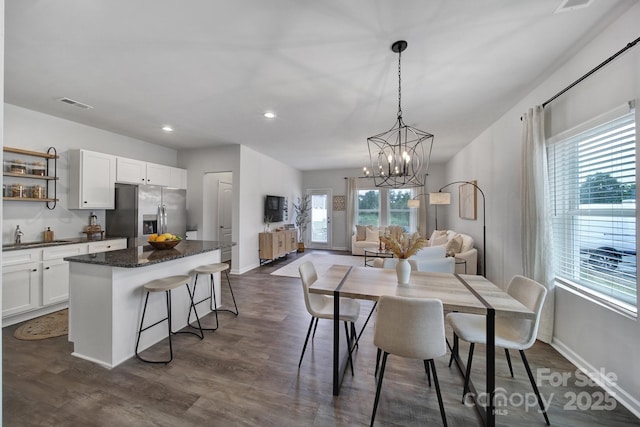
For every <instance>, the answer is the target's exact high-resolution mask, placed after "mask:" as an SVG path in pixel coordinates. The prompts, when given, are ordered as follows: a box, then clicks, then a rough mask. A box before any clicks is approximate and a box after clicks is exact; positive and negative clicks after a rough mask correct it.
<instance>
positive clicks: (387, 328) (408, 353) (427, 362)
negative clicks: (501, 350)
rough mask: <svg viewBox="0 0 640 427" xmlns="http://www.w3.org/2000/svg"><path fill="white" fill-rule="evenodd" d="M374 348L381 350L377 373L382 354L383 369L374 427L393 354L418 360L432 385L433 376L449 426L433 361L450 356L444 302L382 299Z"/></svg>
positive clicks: (390, 297) (441, 410)
mask: <svg viewBox="0 0 640 427" xmlns="http://www.w3.org/2000/svg"><path fill="white" fill-rule="evenodd" d="M373 344H374V345H375V346H376V347H378V357H377V358H376V373H378V363H379V360H380V353H381V352H382V353H383V357H382V367H381V368H380V372H379V373H378V385H377V388H376V398H375V401H374V404H373V412H372V414H371V425H372V426H373V423H374V421H375V418H376V411H377V409H378V402H379V400H380V390H381V388H382V379H383V378H384V372H385V367H386V365H387V357H388V356H389V354H393V355H396V356H400V357H405V358H409V359H419V360H422V361H423V363H424V367H425V371H426V374H427V378H428V379H429V385H431V379H430V372H432V373H433V382H434V384H435V387H436V394H437V395H438V405H439V406H440V415H441V416H442V422H443V423H444V425H445V426H446V425H447V417H446V415H445V412H444V405H443V403H442V395H441V394H440V384H439V383H438V375H437V373H436V365H435V363H434V361H433V359H435V358H436V357H441V356H444V355H445V354H446V352H447V345H446V338H445V333H444V311H443V308H442V301H440V300H437V299H432V298H407V297H399V296H381V297H380V299H379V300H378V315H377V318H376V326H375V332H374V335H373Z"/></svg>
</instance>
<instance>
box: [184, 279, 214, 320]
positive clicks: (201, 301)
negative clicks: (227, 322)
mask: <svg viewBox="0 0 640 427" xmlns="http://www.w3.org/2000/svg"><path fill="white" fill-rule="evenodd" d="M198 276H199V274H198V273H196V277H195V279H194V281H193V298H195V297H196V287H197V286H198ZM188 287H189V285H187V288H188ZM211 299H212V297H211V295H209V296H208V297H205V298H202V299H201V300H200V301H194V302H193V305H192V307H190V308H189V317H188V318H187V325H189V326H190V327H192V328H194V329H200V330H201V331H215V330H216V329H218V326H217V325H218V323H217V322H216V327H215V328H203V327H202V325H201V324H200V319H199V317H198V312H197V311H196V306H197V305H198V304H200V303H203V302H205V301H206V300H211ZM192 309H193V312H194V313H195V314H196V318H197V319H198V327H197V328H196V327H195V326H193V325H191V310H192Z"/></svg>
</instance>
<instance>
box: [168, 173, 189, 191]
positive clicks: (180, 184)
mask: <svg viewBox="0 0 640 427" xmlns="http://www.w3.org/2000/svg"><path fill="white" fill-rule="evenodd" d="M170 177H171V180H170V182H169V187H173V188H179V189H183V190H186V189H187V170H186V169H180V168H171V173H170Z"/></svg>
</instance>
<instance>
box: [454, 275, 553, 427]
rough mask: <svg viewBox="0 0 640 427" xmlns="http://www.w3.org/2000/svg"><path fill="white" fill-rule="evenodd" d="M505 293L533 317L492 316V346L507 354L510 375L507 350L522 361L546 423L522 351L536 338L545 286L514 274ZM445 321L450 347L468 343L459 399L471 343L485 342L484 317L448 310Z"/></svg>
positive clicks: (547, 418) (538, 396)
mask: <svg viewBox="0 0 640 427" xmlns="http://www.w3.org/2000/svg"><path fill="white" fill-rule="evenodd" d="M507 293H508V294H509V295H511V296H512V297H513V298H515V299H517V300H518V301H520V302H521V303H522V304H523V305H525V306H526V307H527V308H528V309H529V310H531V311H533V312H534V313H535V317H534V318H533V319H504V318H496V324H495V337H496V341H495V343H496V344H495V345H496V347H502V348H504V349H505V354H506V356H507V363H508V364H509V370H510V372H511V376H513V368H512V366H511V357H510V356H509V350H518V351H519V352H520V357H521V358H522V363H523V364H524V367H525V369H526V370H527V375H528V376H529V381H530V382H531V386H532V387H533V391H534V392H535V393H536V397H537V398H538V405H540V410H541V411H542V414H543V415H544V419H545V421H546V422H547V425H549V417H548V416H547V411H546V409H545V408H544V404H543V402H542V399H541V398H540V392H539V391H538V387H537V386H536V382H535V380H534V378H533V374H532V373H531V368H530V367H529V362H528V361H527V357H526V356H525V354H524V351H525V350H527V349H528V348H530V347H531V346H532V345H533V344H534V343H535V341H536V335H537V334H538V325H539V324H540V312H541V311H542V305H543V303H544V299H545V297H546V295H547V289H546V288H545V287H544V286H542V285H541V284H540V283H538V282H536V281H534V280H531V279H529V278H526V277H523V276H514V277H513V278H512V279H511V282H510V283H509V287H508V288H507ZM447 320H448V321H449V323H450V324H451V327H452V328H453V339H454V348H458V338H459V339H461V340H463V341H467V342H468V343H469V357H468V359H467V372H466V375H465V380H464V388H463V390H462V400H463V401H464V397H465V395H466V394H467V392H468V391H469V376H470V374H471V362H472V360H473V349H474V346H475V344H485V345H486V343H487V339H486V338H487V336H486V317H485V316H483V315H479V314H469V313H449V314H447ZM452 360H453V354H452V356H451V360H449V366H451V361H452Z"/></svg>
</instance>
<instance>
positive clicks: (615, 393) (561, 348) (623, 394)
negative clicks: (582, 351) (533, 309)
mask: <svg viewBox="0 0 640 427" xmlns="http://www.w3.org/2000/svg"><path fill="white" fill-rule="evenodd" d="M551 347H553V348H554V349H556V350H557V351H558V353H560V354H561V355H563V356H564V357H565V358H566V359H567V360H569V361H570V362H571V363H573V364H574V365H576V367H577V368H578V369H580V370H581V371H582V372H584V373H585V374H586V373H588V372H589V373H591V374H592V375H589V377H590V378H591V379H592V380H593V381H594V382H595V383H596V384H598V385H599V386H600V387H602V388H603V389H604V390H605V391H606V392H607V393H609V395H611V396H612V397H613V398H615V399H616V401H617V402H618V403H620V404H621V405H622V406H624V407H625V408H627V409H628V410H629V411H631V413H632V414H633V415H635V416H636V417H638V418H640V401H638V399H636V398H635V397H633V395H631V394H630V393H628V392H627V391H626V390H624V389H623V388H621V387H620V385H619V384H618V383H617V382H613V383H612V382H611V381H610V380H609V378H607V377H606V375H607V372H603V371H602V370H601V369H599V368H595V367H594V366H592V365H591V364H590V363H588V362H587V361H586V360H584V359H583V358H582V357H581V356H580V355H579V354H577V353H576V352H575V351H573V350H572V349H571V347H569V346H568V345H566V344H565V343H563V342H562V341H561V340H559V339H557V338H553V340H552V342H551ZM616 375H619V373H616Z"/></svg>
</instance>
